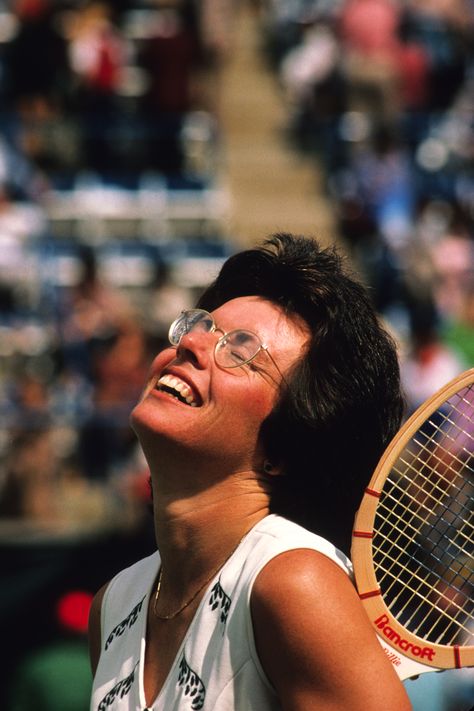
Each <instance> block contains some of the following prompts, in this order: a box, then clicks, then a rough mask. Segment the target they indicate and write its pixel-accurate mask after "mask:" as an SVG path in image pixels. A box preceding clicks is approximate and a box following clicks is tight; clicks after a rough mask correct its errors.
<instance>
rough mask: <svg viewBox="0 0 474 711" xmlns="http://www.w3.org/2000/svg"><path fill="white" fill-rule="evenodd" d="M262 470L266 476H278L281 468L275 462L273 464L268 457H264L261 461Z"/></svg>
mask: <svg viewBox="0 0 474 711" xmlns="http://www.w3.org/2000/svg"><path fill="white" fill-rule="evenodd" d="M263 472H264V474H266V475H267V476H280V475H281V473H282V472H281V468H280V467H279V466H278V465H277V464H273V463H272V462H271V461H270V460H269V459H265V460H264V462H263Z"/></svg>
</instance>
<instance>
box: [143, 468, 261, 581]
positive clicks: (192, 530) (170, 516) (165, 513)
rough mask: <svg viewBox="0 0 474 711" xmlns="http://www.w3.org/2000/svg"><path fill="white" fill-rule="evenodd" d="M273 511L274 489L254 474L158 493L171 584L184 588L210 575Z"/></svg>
mask: <svg viewBox="0 0 474 711" xmlns="http://www.w3.org/2000/svg"><path fill="white" fill-rule="evenodd" d="M268 513H269V495H268V492H267V491H265V489H264V488H263V487H262V486H261V485H260V483H259V481H258V480H256V479H255V477H250V476H249V477H246V476H239V477H231V478H227V479H225V480H221V481H220V482H218V483H216V484H214V485H213V486H212V487H209V488H207V489H205V490H202V491H194V492H188V493H186V494H181V495H177V494H176V493H171V492H168V493H164V494H163V493H162V492H160V493H158V492H156V494H155V497H154V519H155V533H156V541H157V545H158V549H159V551H160V555H161V560H162V566H163V571H164V572H165V574H166V577H167V579H168V584H170V583H171V584H174V585H175V586H176V587H181V588H182V587H183V586H188V585H189V582H190V581H191V580H194V581H195V580H196V579H197V578H200V579H201V578H203V577H205V575H207V574H210V573H211V571H212V570H214V569H215V568H218V567H219V566H220V564H224V562H225V561H226V559H227V558H228V557H229V556H230V555H231V554H232V552H233V551H234V550H235V548H236V547H237V546H238V544H239V542H240V541H241V539H242V538H243V537H244V536H245V534H246V533H247V532H248V531H249V530H250V529H251V528H252V527H253V526H254V525H255V524H256V523H257V522H258V521H260V520H261V519H262V518H264V517H265V516H266V515H267V514H268Z"/></svg>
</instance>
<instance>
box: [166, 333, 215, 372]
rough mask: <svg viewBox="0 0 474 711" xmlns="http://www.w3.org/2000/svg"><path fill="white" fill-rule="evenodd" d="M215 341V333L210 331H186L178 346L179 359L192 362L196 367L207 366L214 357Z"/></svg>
mask: <svg viewBox="0 0 474 711" xmlns="http://www.w3.org/2000/svg"><path fill="white" fill-rule="evenodd" d="M215 342H216V339H215V336H214V334H213V333H210V332H209V331H200V330H195V331H190V332H189V333H185V334H184V335H183V336H181V340H180V341H179V343H178V345H177V346H176V356H177V359H178V360H179V361H180V362H186V361H187V362H189V363H192V364H193V365H194V366H195V367H196V368H206V367H207V366H208V365H209V363H210V361H211V359H212V358H213V353H214V348H215Z"/></svg>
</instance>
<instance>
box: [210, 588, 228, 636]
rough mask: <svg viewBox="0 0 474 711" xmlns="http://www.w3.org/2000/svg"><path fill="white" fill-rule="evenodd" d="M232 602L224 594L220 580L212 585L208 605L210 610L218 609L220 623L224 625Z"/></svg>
mask: <svg viewBox="0 0 474 711" xmlns="http://www.w3.org/2000/svg"><path fill="white" fill-rule="evenodd" d="M231 604H232V600H231V599H230V597H229V596H228V595H227V594H226V593H225V592H224V589H223V588H222V585H221V582H220V580H218V581H217V583H216V584H215V585H214V587H213V588H212V590H211V597H210V598H209V605H210V607H211V610H215V609H216V608H217V607H219V608H220V618H219V619H220V621H221V622H222V624H224V625H225V623H226V622H227V616H228V614H229V610H230V606H231Z"/></svg>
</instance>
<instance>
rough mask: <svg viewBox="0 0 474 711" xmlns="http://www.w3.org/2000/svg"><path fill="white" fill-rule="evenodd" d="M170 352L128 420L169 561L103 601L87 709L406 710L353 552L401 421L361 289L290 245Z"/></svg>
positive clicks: (282, 239)
mask: <svg viewBox="0 0 474 711" xmlns="http://www.w3.org/2000/svg"><path fill="white" fill-rule="evenodd" d="M169 341H170V345H169V347H168V348H166V349H165V350H163V351H162V352H161V353H159V354H158V355H157V357H156V358H155V360H154V362H153V364H152V366H151V369H150V376H149V380H148V383H147V385H146V387H145V390H144V393H143V396H142V398H141V399H140V402H139V403H138V404H137V405H136V407H135V408H134V410H133V413H132V418H131V422H132V426H133V428H134V430H135V432H136V434H137V436H138V438H139V440H140V443H141V446H142V448H143V451H144V453H145V456H146V459H147V461H148V465H149V468H150V473H151V482H152V490H153V511H154V523H155V531H156V544H157V551H156V553H154V554H153V555H151V556H149V557H148V558H145V559H144V560H141V561H139V562H137V563H136V564H134V565H132V566H131V567H130V568H128V569H126V570H124V571H122V572H120V573H119V574H118V575H117V576H116V577H115V578H114V579H113V580H112V581H111V582H110V583H108V584H107V585H105V586H104V587H103V588H102V589H101V590H100V591H99V592H98V593H97V595H96V597H95V601H94V605H93V608H92V613H91V618H90V642H91V645H90V646H91V658H92V665H93V669H94V672H95V677H94V691H93V699H92V706H91V709H93V711H106V710H108V709H116V710H117V711H119V710H122V709H128V710H132V709H133V711H136V710H137V709H140V710H144V709H153V711H195V710H196V709H204V711H211V709H212V710H213V711H270V710H271V711H280V710H284V711H315V710H316V709H317V710H318V711H348V709H350V711H380V709H382V708H383V709H384V710H385V711H409V709H410V708H411V707H410V703H409V701H408V699H407V697H406V695H405V692H404V689H403V686H402V685H401V683H400V682H399V681H398V678H397V676H396V673H395V672H394V671H393V668H392V666H391V664H390V662H389V661H388V659H387V658H386V656H385V654H384V652H383V651H382V648H381V646H380V644H379V642H378V641H377V638H376V635H375V633H374V632H373V630H372V628H371V625H370V623H369V621H368V618H367V616H366V613H365V612H364V610H363V609H362V606H361V604H360V602H359V599H358V596H357V593H356V591H355V588H354V586H353V584H352V582H351V571H350V562H349V560H348V559H347V557H346V555H345V553H347V552H348V548H349V542H350V533H351V527H352V522H353V518H354V513H355V511H356V509H357V506H358V503H359V501H360V498H361V496H362V492H363V489H364V487H365V485H366V484H367V482H368V480H369V478H370V475H371V473H372V470H373V468H374V466H375V464H376V462H377V460H378V458H379V456H380V454H381V453H382V451H383V449H384V448H385V446H386V444H387V443H388V441H389V440H390V439H391V437H392V436H393V434H394V433H395V431H396V429H397V428H398V426H399V422H400V418H401V413H402V398H401V394H400V386H399V372H398V363H397V356H396V351H395V348H394V345H393V343H392V341H391V339H390V337H389V336H388V334H387V333H386V332H385V331H384V330H383V328H382V327H381V325H380V324H379V322H378V320H377V317H376V314H375V312H374V310H373V307H372V305H371V303H370V300H369V297H368V295H367V293H366V291H365V289H364V288H363V286H361V285H360V284H359V283H358V282H357V280H355V279H354V278H353V277H352V276H351V275H350V274H349V273H348V272H347V270H346V269H345V266H344V264H343V263H342V260H341V258H340V257H339V255H338V254H337V253H336V252H335V251H334V250H332V249H331V250H324V249H321V248H320V247H319V246H318V244H317V243H316V242H315V241H313V240H311V239H309V238H303V237H294V236H292V235H288V234H284V235H275V236H274V237H273V238H271V239H270V240H268V241H267V242H266V243H264V245H263V246H262V247H260V248H258V249H252V250H246V251H243V252H241V253H239V254H236V255H234V256H233V257H231V258H230V259H229V260H228V261H227V262H226V264H225V265H224V267H223V268H222V270H221V272H220V274H219V276H218V278H217V280H216V281H215V282H214V283H213V284H212V285H211V286H210V287H209V288H208V289H207V290H206V292H205V293H204V294H203V296H202V297H201V299H200V301H199V303H198V305H197V308H196V309H192V310H189V311H185V312H183V313H182V314H180V315H178V317H177V318H176V320H175V321H174V322H173V323H172V324H171V327H170V331H169Z"/></svg>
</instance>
